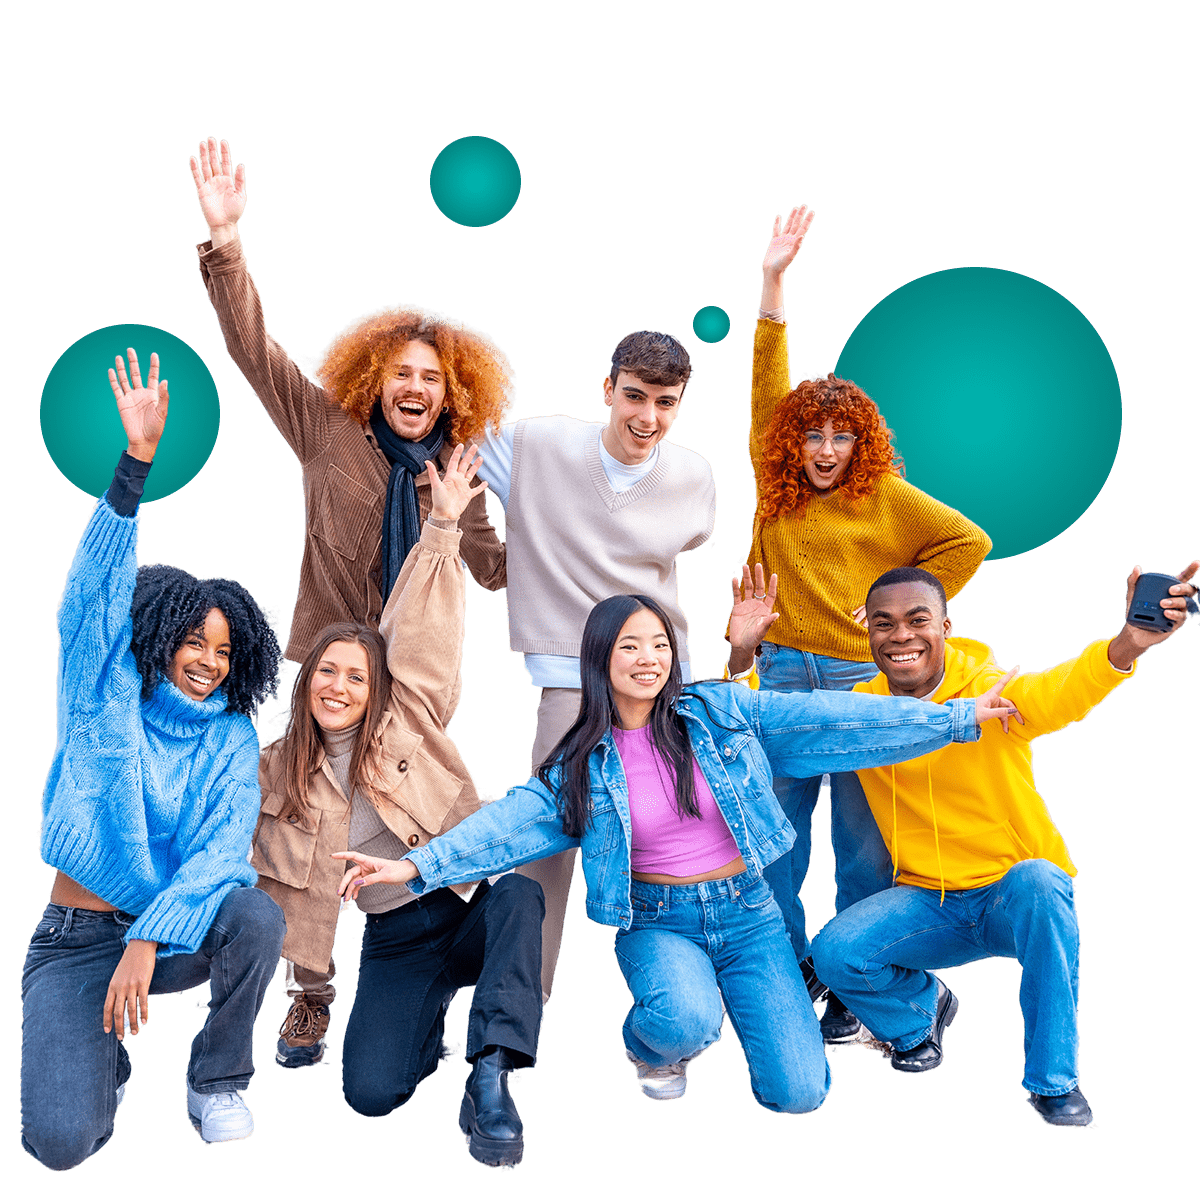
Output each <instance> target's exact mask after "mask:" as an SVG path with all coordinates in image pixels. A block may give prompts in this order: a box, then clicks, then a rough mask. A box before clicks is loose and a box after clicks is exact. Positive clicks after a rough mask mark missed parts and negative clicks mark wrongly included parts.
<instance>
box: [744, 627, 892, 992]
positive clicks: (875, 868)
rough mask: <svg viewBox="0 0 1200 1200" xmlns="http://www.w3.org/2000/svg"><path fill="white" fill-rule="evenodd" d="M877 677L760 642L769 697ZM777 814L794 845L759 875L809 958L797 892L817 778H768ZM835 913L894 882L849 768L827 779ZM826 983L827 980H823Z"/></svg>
mask: <svg viewBox="0 0 1200 1200" xmlns="http://www.w3.org/2000/svg"><path fill="white" fill-rule="evenodd" d="M878 673H879V670H878V668H877V667H876V666H875V664H874V663H870V662H868V663H860V662H850V661H848V660H845V659H841V658H828V657H826V656H825V655H822V654H810V653H809V652H808V651H807V650H793V649H791V647H789V646H778V645H776V644H775V643H774V642H764V643H763V647H762V655H761V656H760V658H759V660H758V677H759V687H760V688H762V689H763V691H768V692H814V691H818V690H821V691H832V692H848V691H850V689H851V688H853V687H854V685H855V684H856V683H860V682H862V681H863V680H865V679H873V678H874V677H875V676H876V675H877V674H878ZM773 785H774V788H775V797H776V799H777V800H778V801H779V806H780V808H782V809H783V815H784V816H785V817H787V819H788V820H789V821H791V823H792V826H793V827H794V828H795V830H796V843H795V845H794V846H793V847H792V848H791V850H789V851H787V853H785V854H784V855H782V856H781V857H780V858H778V859H776V860H775V862H773V863H772V864H771V865H770V866H769V867H767V868H766V869H765V870H764V871H763V878H765V879H766V881H767V882H768V883H769V884H770V885H771V889H772V890H773V891H774V893H775V898H776V899H777V900H778V901H779V907H780V908H781V909H782V910H783V920H784V924H785V925H786V926H787V931H788V936H789V937H790V938H791V939H792V946H793V947H794V949H795V951H796V958H797V959H805V958H807V957H808V953H809V949H810V946H809V941H808V934H807V931H806V930H805V927H804V905H803V904H802V903H801V901H800V889H801V888H802V887H803V886H804V877H805V876H806V875H807V874H808V861H809V858H810V857H811V855H812V814H813V809H814V808H816V806H817V797H818V795H819V794H820V791H821V777H820V776H812V777H811V778H809V779H788V778H782V777H776V778H775V780H774V781H773ZM829 794H830V810H831V817H832V821H831V824H832V830H831V832H832V836H833V856H834V878H835V881H836V883H837V897H836V900H835V902H834V905H835V909H836V911H837V912H841V911H842V909H844V908H849V907H850V905H852V904H857V903H858V902H859V901H860V900H865V899H866V898H867V897H868V896H873V895H874V894H875V893H876V892H879V891H882V890H883V889H884V888H888V887H891V885H892V860H891V856H890V855H889V854H888V849H887V846H885V845H884V842H883V838H882V837H881V836H880V833H879V826H878V825H876V824H875V818H874V817H873V816H872V815H871V809H870V807H869V805H868V804H867V798H866V796H865V795H864V794H863V790H862V787H861V785H860V784H859V782H858V776H857V775H855V774H854V772H853V771H848V772H846V773H844V774H840V775H831V776H830V777H829ZM823 982H826V983H827V982H828V980H823Z"/></svg>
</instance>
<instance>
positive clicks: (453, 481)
mask: <svg viewBox="0 0 1200 1200" xmlns="http://www.w3.org/2000/svg"><path fill="white" fill-rule="evenodd" d="M478 455H479V450H478V448H477V447H476V446H472V447H471V448H470V449H469V450H467V451H466V452H465V453H464V452H463V448H462V443H461V442H460V443H459V444H458V445H457V446H455V447H454V453H453V454H451V455H450V461H449V462H448V463H447V464H446V474H445V476H443V477H442V478H440V479H439V478H438V473H437V467H436V466H435V465H434V464H433V463H432V462H429V461H428V460H426V462H425V472H426V474H427V475H428V476H429V487H430V490H431V491H432V492H433V508H432V509H431V510H430V513H429V515H430V516H431V517H437V519H438V520H439V521H457V520H458V518H459V517H461V516H462V514H463V511H464V510H465V509H466V507H467V505H468V504H470V503H471V501H472V500H473V499H474V498H475V497H476V496H477V495H478V494H479V493H480V492H482V491H483V489H484V488H486V487H487V481H486V480H484V479H481V480H480V481H479V482H478V483H477V484H476V485H475V486H474V487H472V486H471V480H472V479H474V478H475V475H476V473H477V472H478V470H479V468H480V466H481V465H482V464H483V459H482V458H480V457H479V456H478Z"/></svg>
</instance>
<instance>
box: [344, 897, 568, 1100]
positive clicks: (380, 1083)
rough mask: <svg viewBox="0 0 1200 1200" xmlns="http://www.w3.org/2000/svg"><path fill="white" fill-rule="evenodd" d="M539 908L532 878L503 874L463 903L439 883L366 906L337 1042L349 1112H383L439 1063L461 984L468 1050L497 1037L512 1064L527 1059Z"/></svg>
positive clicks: (532, 1034)
mask: <svg viewBox="0 0 1200 1200" xmlns="http://www.w3.org/2000/svg"><path fill="white" fill-rule="evenodd" d="M544 912H545V904H544V902H543V900H542V889H541V886H540V885H539V884H537V883H535V882H534V881H533V880H532V879H526V878H525V877H524V876H523V875H502V876H501V877H500V878H499V879H498V880H496V882H495V884H494V885H493V886H492V887H490V888H489V887H488V885H487V883H481V884H480V885H479V888H478V890H477V891H476V892H475V894H474V895H473V896H472V897H471V901H470V903H469V904H464V903H463V902H462V900H461V898H460V897H458V896H457V895H455V893H454V892H452V891H451V890H450V889H449V888H438V889H437V890H436V891H433V892H430V893H428V894H427V895H424V896H421V897H420V898H419V899H417V900H413V901H410V902H409V903H408V904H405V905H403V906H402V907H400V908H394V909H392V910H391V911H390V912H385V913H370V914H368V915H367V925H366V928H365V929H364V930H363V947H362V959H361V961H360V963H359V968H358V991H357V992H356V993H355V995H354V1008H353V1009H352V1010H351V1012H350V1020H349V1022H348V1023H347V1025H346V1040H345V1042H344V1044H343V1046H342V1091H343V1093H344V1094H345V1097H346V1103H347V1104H349V1105H350V1107H351V1108H353V1109H354V1110H355V1112H360V1113H362V1114H363V1116H367V1117H381V1116H384V1115H385V1114H387V1113H390V1112H391V1111H392V1110H393V1109H395V1108H399V1107H400V1105H401V1104H404V1103H405V1102H406V1101H407V1100H409V1099H410V1097H411V1096H412V1094H413V1092H414V1091H415V1090H416V1087H417V1084H419V1083H420V1082H421V1080H422V1079H424V1078H425V1077H426V1076H427V1075H431V1074H432V1073H433V1072H434V1071H435V1070H436V1069H437V1065H438V1062H439V1061H440V1060H441V1049H442V1034H443V1032H444V1030H445V1021H446V1009H447V1008H448V1007H449V1005H450V1001H451V1000H453V999H454V993H455V992H456V991H457V990H458V989H459V988H460V987H471V986H474V988H475V994H474V996H473V997H472V999H471V1015H470V1019H469V1021H468V1024H467V1058H468V1059H474V1058H476V1057H477V1056H478V1055H480V1054H482V1053H483V1051H484V1049H485V1048H486V1047H488V1046H503V1047H505V1048H506V1049H507V1050H509V1051H510V1052H511V1054H512V1057H513V1059H514V1061H515V1063H516V1065H518V1066H532V1065H533V1062H534V1059H535V1058H536V1057H537V1041H538V1030H539V1028H540V1027H541V1023H542V982H541V979H542V915H543V913H544Z"/></svg>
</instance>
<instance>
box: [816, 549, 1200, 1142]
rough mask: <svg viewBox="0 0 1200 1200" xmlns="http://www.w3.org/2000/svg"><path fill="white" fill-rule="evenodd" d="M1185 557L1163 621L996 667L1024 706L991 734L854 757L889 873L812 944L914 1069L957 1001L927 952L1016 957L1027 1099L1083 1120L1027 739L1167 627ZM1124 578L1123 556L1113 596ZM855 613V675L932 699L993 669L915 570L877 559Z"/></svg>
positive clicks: (1087, 698) (1062, 716) (1067, 871)
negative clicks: (859, 643) (865, 664)
mask: <svg viewBox="0 0 1200 1200" xmlns="http://www.w3.org/2000/svg"><path fill="white" fill-rule="evenodd" d="M1198 569H1200V563H1192V564H1191V565H1190V566H1189V567H1188V568H1187V570H1185V571H1184V572H1183V573H1182V574H1181V575H1180V576H1179V579H1180V581H1181V582H1180V583H1179V584H1177V585H1175V586H1174V587H1173V588H1172V589H1171V592H1172V596H1171V597H1170V598H1168V599H1165V600H1163V601H1162V602H1161V603H1162V608H1163V610H1164V611H1165V612H1166V614H1167V617H1168V619H1170V620H1171V621H1172V622H1173V623H1174V625H1173V628H1172V629H1170V630H1168V631H1166V632H1154V631H1153V630H1152V629H1147V628H1135V627H1134V626H1133V625H1130V624H1126V625H1124V626H1123V627H1122V629H1121V632H1120V633H1118V634H1117V636H1116V637H1115V638H1113V639H1112V640H1111V641H1100V642H1095V643H1093V644H1092V645H1091V646H1089V647H1088V648H1087V649H1086V650H1085V651H1084V652H1083V653H1082V654H1081V655H1080V656H1079V657H1078V658H1076V659H1074V660H1073V661H1071V662H1067V663H1063V664H1062V665H1061V666H1058V667H1054V668H1053V669H1052V670H1049V671H1043V672H1039V673H1036V674H1029V675H1022V676H1020V677H1018V678H1017V679H1015V680H1014V681H1013V682H1012V683H1011V684H1009V685H1008V686H1007V687H1006V688H1005V698H1006V699H1007V700H1009V701H1011V702H1012V703H1013V704H1015V705H1016V706H1017V710H1018V712H1019V713H1020V714H1021V717H1022V718H1023V724H1021V725H1020V726H1018V725H1017V724H1016V723H1015V722H1014V723H1013V725H1012V728H1011V729H1010V730H1009V732H1008V733H1007V735H1006V734H1005V733H1003V732H1002V731H1001V730H999V729H997V728H996V727H995V726H992V727H991V728H990V729H986V730H985V731H984V733H983V736H982V737H981V738H980V740H979V742H978V744H977V745H974V746H971V747H968V748H966V749H963V750H956V751H952V752H949V753H946V752H942V751H939V752H938V753H936V754H931V755H929V756H928V757H926V758H923V759H921V760H919V761H913V762H909V763H905V764H903V765H902V766H899V767H892V768H873V769H870V770H862V769H860V770H859V772H858V778H859V780H860V782H861V784H862V787H863V788H864V789H865V792H866V798H867V800H868V802H869V803H870V806H871V810H872V812H873V813H874V814H875V820H876V821H877V822H878V823H879V828H880V831H881V832H882V833H883V837H884V841H885V842H887V843H888V845H889V846H890V847H891V853H892V860H893V862H894V863H895V870H896V878H897V881H898V884H899V886H896V887H893V888H891V889H889V890H887V891H884V892H879V893H877V894H875V895H874V896H871V897H869V898H868V899H866V900H863V901H860V902H859V903H858V904H855V905H853V906H851V907H850V908H847V909H845V910H844V911H842V912H840V913H839V914H838V915H837V916H836V917H835V918H834V919H833V920H832V921H831V922H830V923H829V924H828V925H826V926H825V928H824V929H823V930H822V931H821V933H820V935H819V936H818V937H817V939H816V941H815V943H814V945H813V961H814V962H815V964H816V967H817V972H818V974H819V975H820V976H821V978H822V979H823V980H825V981H826V982H827V983H828V984H829V986H830V987H831V988H833V989H834V991H835V992H836V993H837V994H838V995H839V996H841V997H842V999H843V1000H845V1002H846V1003H847V1004H848V1005H850V1007H851V1008H853V1010H854V1011H855V1012H856V1013H857V1014H858V1015H859V1017H860V1018H861V1019H862V1021H863V1022H864V1023H865V1024H866V1026H867V1028H868V1029H870V1030H871V1032H872V1033H873V1034H874V1035H875V1036H876V1037H878V1038H881V1039H883V1040H886V1041H888V1042H890V1043H891V1045H892V1066H893V1067H895V1068H896V1069H897V1070H899V1071H928V1070H931V1069H932V1068H934V1067H936V1066H938V1065H939V1064H940V1063H941V1061H942V1050H941V1041H942V1034H943V1032H944V1030H945V1028H946V1026H947V1025H949V1024H950V1022H951V1021H952V1020H953V1019H954V1015H955V1012H956V1011H957V1008H958V1002H957V1000H956V999H955V997H954V995H953V994H952V993H951V992H950V991H949V989H948V988H947V987H946V986H945V984H944V983H942V981H941V980H940V979H938V978H937V976H936V975H932V974H930V968H933V967H949V966H958V965H959V964H961V963H967V962H972V961H974V960H976V959H980V958H988V957H991V956H993V955H999V956H1003V957H1006V958H1016V959H1017V961H1018V962H1020V964H1021V993H1020V995H1021V1012H1022V1014H1023V1015H1024V1018H1025V1079H1024V1086H1025V1087H1026V1089H1027V1090H1028V1091H1029V1092H1030V1093H1031V1095H1030V1103H1031V1104H1032V1105H1033V1106H1034V1108H1036V1109H1037V1111H1038V1112H1039V1113H1040V1114H1041V1115H1042V1116H1043V1117H1044V1118H1045V1119H1046V1120H1047V1121H1049V1122H1050V1124H1052V1125H1086V1124H1088V1123H1089V1122H1090V1121H1091V1119H1092V1112H1091V1109H1090V1108H1089V1107H1088V1103H1087V1101H1086V1100H1085V1099H1084V1097H1083V1093H1082V1092H1080V1090H1079V1087H1078V1076H1077V1074H1076V1065H1075V1057H1076V1044H1077V1038H1076V1021H1075V1010H1076V1003H1077V1000H1078V951H1079V931H1078V928H1077V926H1076V921H1075V907H1074V900H1073V892H1072V887H1071V876H1073V875H1074V874H1075V867H1074V866H1073V865H1072V863H1071V860H1070V858H1068V856H1067V849H1066V846H1064V845H1063V840H1062V838H1061V837H1060V836H1059V833H1058V830H1057V829H1055V827H1054V825H1053V824H1052V823H1051V821H1050V818H1049V816H1048V815H1047V813H1046V808H1045V805H1044V804H1043V802H1042V799H1041V797H1040V796H1039V795H1038V793H1037V791H1036V790H1035V788H1034V785H1033V773H1032V769H1031V762H1030V757H1031V755H1030V749H1031V747H1030V741H1031V740H1032V739H1033V738H1035V737H1037V736H1038V735H1040V734H1043V733H1050V732H1052V731H1053V730H1055V729H1061V728H1062V727H1063V726H1064V725H1067V724H1068V723H1069V722H1071V721H1077V720H1079V719H1080V718H1082V717H1083V716H1085V715H1086V714H1087V712H1088V711H1089V710H1090V709H1091V707H1092V706H1093V705H1094V704H1096V703H1098V702H1099V701H1100V700H1102V699H1103V698H1104V697H1105V696H1107V695H1108V693H1109V692H1111V691H1112V689H1113V688H1115V687H1116V686H1117V685H1118V684H1119V683H1120V682H1121V681H1122V680H1123V679H1126V678H1128V676H1129V675H1130V674H1131V673H1132V671H1133V666H1134V662H1135V660H1136V659H1137V658H1138V657H1139V656H1140V655H1141V654H1143V653H1144V652H1145V650H1146V649H1147V648H1148V647H1150V646H1152V645H1154V644H1155V643H1156V642H1161V641H1163V640H1164V639H1165V638H1167V637H1169V636H1170V634H1171V633H1173V632H1174V630H1175V629H1177V628H1178V627H1179V625H1180V624H1181V623H1182V620H1183V616H1184V608H1185V606H1186V605H1187V603H1188V601H1187V600H1186V599H1185V596H1186V595H1188V594H1189V593H1192V592H1194V590H1195V589H1194V588H1193V587H1191V586H1190V585H1188V584H1187V582H1186V581H1187V580H1189V579H1190V578H1191V577H1192V575H1193V574H1194V573H1195V572H1196V571H1197V570H1198ZM1136 578H1137V571H1136V569H1135V571H1134V574H1133V575H1131V576H1130V578H1129V591H1130V597H1131V596H1132V591H1133V586H1134V582H1135V580H1136ZM1128 603H1129V598H1127V600H1126V607H1127V608H1128ZM867 620H868V629H869V631H870V638H871V654H872V657H873V658H874V659H875V663H876V665H877V666H878V667H879V669H880V671H882V672H883V674H882V675H877V676H876V677H875V679H873V680H872V681H871V682H869V683H865V684H861V683H860V684H859V685H858V687H857V688H856V691H866V692H871V693H874V694H876V695H881V696H886V695H889V694H890V695H893V696H916V697H928V698H929V699H931V700H934V701H935V702H945V701H947V700H950V699H952V698H956V697H964V696H970V695H974V694H977V693H979V692H982V691H983V690H984V689H987V688H992V687H993V684H994V683H995V681H996V679H997V677H998V676H999V673H1000V672H999V668H998V667H997V666H996V665H995V662H994V661H993V659H992V656H991V652H990V651H989V650H988V648H987V647H986V646H984V645H982V644H980V643H979V642H973V641H969V640H967V639H965V638H951V639H949V640H947V639H948V635H949V633H950V620H949V618H948V617H947V616H946V598H945V594H944V593H943V591H942V587H941V584H940V583H938V581H937V579H936V578H935V577H934V576H932V575H930V574H929V573H928V572H925V571H922V570H920V569H917V568H911V567H901V568H897V569H895V570H892V571H888V572H886V573H885V574H883V575H881V576H880V577H879V578H878V579H877V580H876V581H875V583H874V584H873V585H872V587H871V591H870V593H869V595H868V597H867ZM993 690H994V689H993Z"/></svg>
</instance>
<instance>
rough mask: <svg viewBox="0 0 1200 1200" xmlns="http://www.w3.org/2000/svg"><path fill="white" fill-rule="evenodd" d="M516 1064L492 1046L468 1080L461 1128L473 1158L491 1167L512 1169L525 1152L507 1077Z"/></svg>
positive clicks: (477, 1062)
mask: <svg viewBox="0 0 1200 1200" xmlns="http://www.w3.org/2000/svg"><path fill="white" fill-rule="evenodd" d="M515 1066H516V1064H515V1063H514V1062H513V1061H512V1059H511V1058H510V1057H509V1055H508V1051H507V1050H506V1049H505V1048H504V1047H503V1046H489V1047H487V1049H486V1050H485V1051H484V1053H483V1054H481V1055H480V1056H479V1057H478V1058H477V1059H476V1060H475V1065H474V1066H473V1067H472V1068H471V1074H470V1076H468V1078H467V1089H466V1091H465V1092H464V1093H463V1101H462V1108H460V1109H459V1111H458V1125H459V1128H460V1129H461V1130H462V1131H463V1133H465V1134H467V1135H468V1136H469V1137H470V1139H471V1157H472V1158H473V1159H475V1160H476V1161H477V1162H481V1163H486V1164H487V1165H488V1166H489V1167H512V1166H515V1165H516V1164H517V1163H519V1162H520V1161H521V1155H522V1154H523V1153H524V1151H525V1141H524V1138H523V1137H522V1136H521V1135H522V1132H523V1130H522V1127H521V1117H520V1115H519V1114H518V1113H517V1106H516V1105H515V1104H514V1103H513V1100H512V1097H511V1096H510V1095H509V1094H508V1079H507V1078H506V1076H507V1075H508V1073H509V1071H511V1070H513V1069H514V1067H515Z"/></svg>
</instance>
